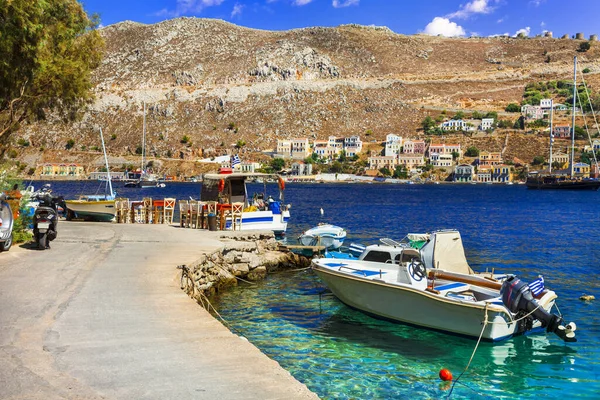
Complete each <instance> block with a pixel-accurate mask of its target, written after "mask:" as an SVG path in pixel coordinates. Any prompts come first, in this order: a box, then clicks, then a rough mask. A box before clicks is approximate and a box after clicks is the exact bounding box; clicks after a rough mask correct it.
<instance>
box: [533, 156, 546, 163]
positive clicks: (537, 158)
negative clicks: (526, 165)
mask: <svg viewBox="0 0 600 400" xmlns="http://www.w3.org/2000/svg"><path fill="white" fill-rule="evenodd" d="M545 162H546V160H545V159H544V157H542V156H535V157H533V161H532V162H531V164H532V165H543V164H544V163H545Z"/></svg>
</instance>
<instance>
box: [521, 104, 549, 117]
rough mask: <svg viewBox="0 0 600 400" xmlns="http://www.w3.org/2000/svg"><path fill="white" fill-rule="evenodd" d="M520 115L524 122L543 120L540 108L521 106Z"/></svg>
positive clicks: (527, 105) (542, 111) (528, 105)
mask: <svg viewBox="0 0 600 400" xmlns="http://www.w3.org/2000/svg"><path fill="white" fill-rule="evenodd" d="M521 114H523V116H524V117H525V119H526V120H537V119H542V118H544V110H542V108H541V107H540V106H532V105H530V104H525V105H523V106H521Z"/></svg>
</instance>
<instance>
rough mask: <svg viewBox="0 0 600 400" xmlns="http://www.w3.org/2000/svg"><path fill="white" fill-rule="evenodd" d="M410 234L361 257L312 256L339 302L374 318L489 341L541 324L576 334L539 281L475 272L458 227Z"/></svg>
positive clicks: (567, 337) (571, 338)
mask: <svg viewBox="0 0 600 400" xmlns="http://www.w3.org/2000/svg"><path fill="white" fill-rule="evenodd" d="M425 237H426V238H427V240H426V242H425V243H424V244H423V245H422V247H420V245H421V244H422V243H418V242H422V240H418V239H423V238H425ZM414 239H417V240H412V241H411V243H412V245H411V243H409V242H406V243H401V242H395V241H392V240H389V239H386V240H385V241H384V242H385V243H382V244H376V245H371V246H367V247H366V249H365V250H364V251H363V253H362V254H361V255H360V257H359V258H358V259H333V258H321V259H315V260H313V262H312V268H313V270H314V271H315V272H316V273H317V275H318V276H319V277H320V278H321V279H322V280H323V281H324V282H325V284H326V285H327V286H328V287H329V289H330V290H331V291H332V292H333V294H334V295H335V296H336V297H338V298H339V299H340V300H341V301H342V302H344V303H345V304H347V305H349V306H350V307H353V308H356V309H358V310H361V311H363V312H365V313H367V314H370V315H372V316H375V317H378V318H384V319H388V320H393V321H397V322H402V323H407V324H411V325H415V326H420V327H424V328H429V329H434V330H438V331H442V332H446V333H451V334H456V335H462V336H467V337H471V338H479V337H481V338H483V339H484V340H488V341H499V340H503V339H507V338H510V337H512V336H516V335H520V334H525V333H527V332H529V331H533V330H541V328H546V330H547V331H548V332H554V333H556V334H557V335H558V336H559V337H560V338H561V339H563V340H565V341H575V340H576V339H575V330H576V326H575V324H573V323H570V324H565V323H564V322H563V320H562V318H561V317H560V316H558V315H555V314H551V309H552V307H553V306H554V302H555V300H556V298H557V296H556V294H555V293H554V292H553V291H551V290H548V289H546V288H544V286H543V279H541V278H540V279H541V282H540V280H538V281H535V285H534V284H529V285H527V284H526V283H525V282H523V281H521V280H520V279H518V278H516V277H514V276H512V275H493V274H489V273H484V274H478V273H475V272H474V271H473V270H472V269H471V267H470V266H469V265H468V263H467V260H466V258H465V253H464V249H463V245H462V240H461V237H460V233H459V232H458V231H455V230H448V231H437V232H433V233H431V234H427V235H415V236H414Z"/></svg>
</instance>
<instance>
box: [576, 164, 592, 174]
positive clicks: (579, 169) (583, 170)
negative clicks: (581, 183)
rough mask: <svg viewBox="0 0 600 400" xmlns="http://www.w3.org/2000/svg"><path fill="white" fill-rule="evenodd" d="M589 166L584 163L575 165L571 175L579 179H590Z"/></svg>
mask: <svg viewBox="0 0 600 400" xmlns="http://www.w3.org/2000/svg"><path fill="white" fill-rule="evenodd" d="M590 172H591V169H590V166H589V164H586V163H581V162H580V163H576V164H575V165H573V173H574V174H575V176H578V177H581V178H589V177H590Z"/></svg>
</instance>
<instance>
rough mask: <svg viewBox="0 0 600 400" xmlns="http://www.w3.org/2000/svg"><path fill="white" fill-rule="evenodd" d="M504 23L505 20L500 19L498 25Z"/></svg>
mask: <svg viewBox="0 0 600 400" xmlns="http://www.w3.org/2000/svg"><path fill="white" fill-rule="evenodd" d="M503 22H504V18H500V19H499V20H498V21H496V23H497V24H501V23H503Z"/></svg>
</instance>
